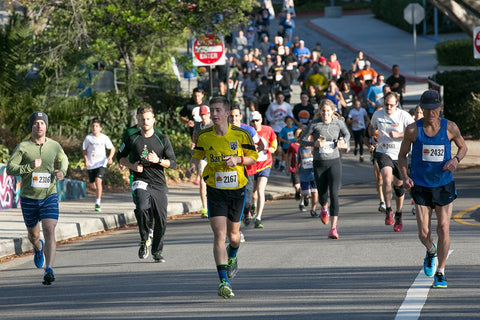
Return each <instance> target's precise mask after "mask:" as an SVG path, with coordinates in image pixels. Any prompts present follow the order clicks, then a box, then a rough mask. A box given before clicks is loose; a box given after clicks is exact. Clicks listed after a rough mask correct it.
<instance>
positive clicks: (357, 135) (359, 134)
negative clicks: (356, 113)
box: [352, 129, 365, 155]
mask: <svg viewBox="0 0 480 320" xmlns="http://www.w3.org/2000/svg"><path fill="white" fill-rule="evenodd" d="M352 133H353V138H354V139H355V150H357V145H360V149H359V151H360V155H363V138H364V137H365V129H360V130H358V131H352Z"/></svg>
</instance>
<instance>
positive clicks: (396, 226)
mask: <svg viewBox="0 0 480 320" xmlns="http://www.w3.org/2000/svg"><path fill="white" fill-rule="evenodd" d="M402 229H403V223H402V214H401V213H400V214H398V212H397V213H395V224H394V225H393V231H395V232H400V231H402Z"/></svg>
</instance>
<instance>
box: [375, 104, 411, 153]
mask: <svg viewBox="0 0 480 320" xmlns="http://www.w3.org/2000/svg"><path fill="white" fill-rule="evenodd" d="M413 122H414V120H413V118H412V116H411V115H410V114H409V113H408V112H406V111H403V110H400V109H397V110H396V111H395V112H394V113H392V114H391V115H388V114H387V113H386V112H385V109H382V110H378V111H376V112H375V113H374V114H373V117H372V121H371V123H372V127H373V128H374V129H376V130H378V139H377V140H378V146H377V149H376V151H377V152H381V153H385V154H386V155H388V156H390V158H391V159H392V160H398V152H400V145H401V144H402V140H403V138H396V139H394V138H392V137H390V132H404V131H405V128H406V127H407V126H408V125H409V124H411V123H413Z"/></svg>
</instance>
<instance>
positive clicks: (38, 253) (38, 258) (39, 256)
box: [33, 239, 45, 268]
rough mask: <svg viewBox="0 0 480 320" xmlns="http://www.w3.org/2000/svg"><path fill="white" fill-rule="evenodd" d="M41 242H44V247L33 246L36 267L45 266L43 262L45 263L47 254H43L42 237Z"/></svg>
mask: <svg viewBox="0 0 480 320" xmlns="http://www.w3.org/2000/svg"><path fill="white" fill-rule="evenodd" d="M40 243H41V244H42V249H40V250H37V248H35V247H34V248H33V251H34V255H33V262H34V263H35V267H37V268H41V267H43V264H44V263H45V256H44V255H43V246H44V242H43V240H42V239H40Z"/></svg>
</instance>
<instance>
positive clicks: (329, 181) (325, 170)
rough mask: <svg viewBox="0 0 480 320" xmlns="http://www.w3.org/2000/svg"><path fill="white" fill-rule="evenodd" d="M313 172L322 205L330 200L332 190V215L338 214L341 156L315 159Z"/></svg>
mask: <svg viewBox="0 0 480 320" xmlns="http://www.w3.org/2000/svg"><path fill="white" fill-rule="evenodd" d="M313 173H314V175H315V182H316V183H317V190H318V198H319V202H320V205H321V206H324V205H325V204H326V203H327V202H328V192H330V210H329V211H330V215H331V216H338V209H339V208H338V207H339V205H338V191H339V190H340V183H341V182H342V163H341V162H340V158H337V159H332V160H315V161H313Z"/></svg>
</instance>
